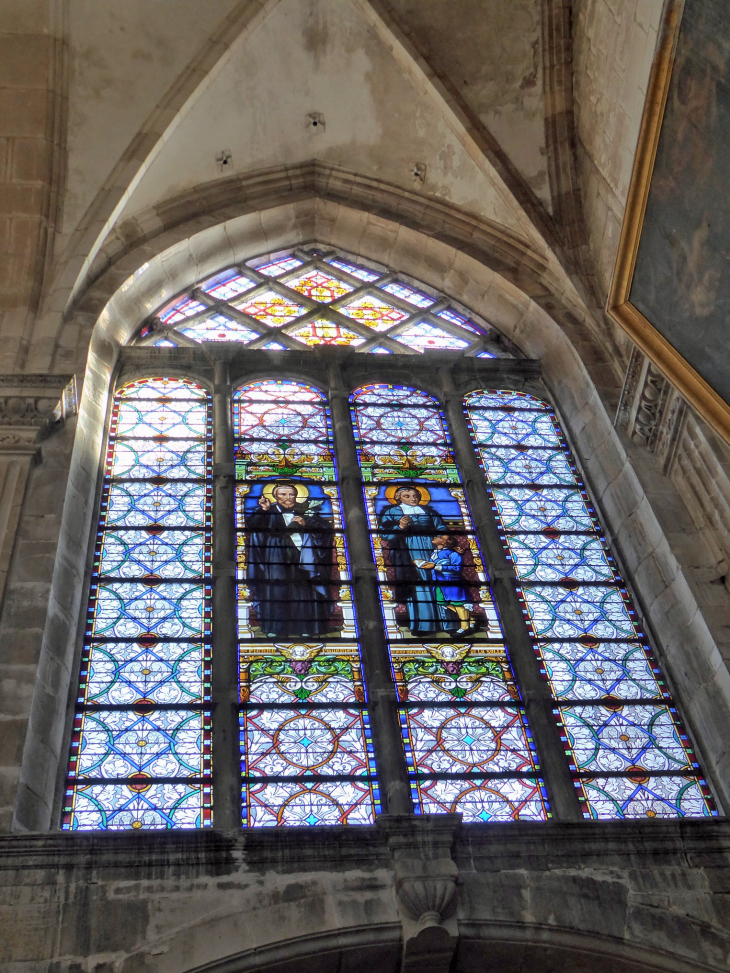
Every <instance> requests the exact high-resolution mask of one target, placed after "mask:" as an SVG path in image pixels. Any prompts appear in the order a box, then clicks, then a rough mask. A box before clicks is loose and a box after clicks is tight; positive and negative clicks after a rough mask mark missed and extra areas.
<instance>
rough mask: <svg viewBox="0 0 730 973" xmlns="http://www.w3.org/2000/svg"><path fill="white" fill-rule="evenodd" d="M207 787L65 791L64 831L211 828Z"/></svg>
mask: <svg viewBox="0 0 730 973" xmlns="http://www.w3.org/2000/svg"><path fill="white" fill-rule="evenodd" d="M210 820H211V788H210V785H209V784H208V785H203V786H201V785H197V786H196V785H194V784H189V783H187V782H183V781H179V782H175V783H173V782H167V783H149V782H147V781H146V780H145V779H144V778H141V779H139V780H138V781H130V782H129V783H128V784H113V783H105V784H87V785H84V784H83V783H82V784H80V785H79V786H78V787H77V788H68V789H67V791H66V797H65V801H64V829H65V830H70V831H128V830H138V829H140V828H142V829H144V830H145V831H160V830H165V829H167V828H203V827H207V826H209V825H210Z"/></svg>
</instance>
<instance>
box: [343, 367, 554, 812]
mask: <svg viewBox="0 0 730 973" xmlns="http://www.w3.org/2000/svg"><path fill="white" fill-rule="evenodd" d="M352 401H353V411H354V415H355V421H356V427H357V441H358V450H359V459H360V467H361V471H362V477H363V482H364V491H365V500H366V506H367V511H368V517H369V522H370V531H371V537H372V548H373V554H374V557H375V560H376V565H377V570H378V576H379V579H380V585H379V587H380V597H381V605H382V612H383V620H384V625H385V629H386V634H387V638H388V645H389V649H390V658H391V664H392V672H393V678H394V680H395V684H396V686H397V690H398V694H399V700H400V704H401V705H400V720H401V727H402V735H403V744H404V747H405V751H406V759H407V763H408V769H409V774H410V779H411V788H412V795H413V800H414V805H415V807H416V810H417V812H418V813H445V812H460V813H462V814H463V815H464V820H465V821H494V820H512V819H516V818H522V819H532V820H544V819H545V818H546V817H547V815H548V813H549V812H548V807H547V800H546V796H545V789H544V786H543V782H542V780H541V778H540V773H539V767H538V764H537V758H536V754H535V748H534V745H533V742H532V738H531V735H530V730H529V727H528V726H527V721H526V718H525V712H524V707H523V705H522V702H521V699H520V693H519V690H518V687H517V685H516V682H515V678H514V674H513V672H512V667H511V665H510V661H509V657H508V653H507V649H506V646H505V640H504V635H503V632H502V628H501V625H500V622H499V619H498V617H497V613H496V610H495V607H494V603H493V600H492V593H491V589H490V585H489V579H488V575H487V572H486V570H485V566H484V563H483V560H482V555H481V552H480V549H479V543H478V541H477V538H476V535H475V533H474V527H473V523H472V519H471V514H470V512H469V507H468V505H467V502H466V498H465V495H464V487H463V485H462V483H461V479H460V475H459V471H458V469H457V467H456V463H455V462H454V458H453V456H452V452H451V446H450V441H449V436H448V432H447V429H446V424H445V420H444V417H443V415H442V413H441V410H440V408H439V406H438V403H437V402H436V401H435V400H434V399H433V398H431V396H429V395H426V394H425V393H423V392H420V391H418V390H416V389H412V388H406V387H403V386H394V385H371V386H366V387H364V388H361V389H359V390H358V391H357V392H355V393H354V395H353V398H352Z"/></svg>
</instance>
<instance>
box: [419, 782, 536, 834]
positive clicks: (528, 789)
mask: <svg viewBox="0 0 730 973" xmlns="http://www.w3.org/2000/svg"><path fill="white" fill-rule="evenodd" d="M413 790H414V803H415V804H416V807H418V808H419V809H421V810H422V813H423V814H462V815H463V818H464V823H465V824H472V823H474V824H488V823H491V822H497V821H518V820H519V821H544V820H545V808H546V807H547V795H546V793H545V788H544V786H543V785H542V783H541V782H540V781H538V780H531V779H530V778H527V777H508V778H507V779H505V780H500V779H498V778H497V779H492V780H483V779H479V778H471V779H469V780H438V779H436V780H434V779H430V780H429V779H428V778H425V779H423V780H417V781H415V782H414V784H413Z"/></svg>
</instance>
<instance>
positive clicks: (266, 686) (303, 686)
mask: <svg viewBox="0 0 730 973" xmlns="http://www.w3.org/2000/svg"><path fill="white" fill-rule="evenodd" d="M233 422H234V430H235V450H236V527H237V563H238V580H239V584H238V633H239V662H240V694H241V696H240V698H241V711H240V740H241V766H242V775H243V824H244V826H245V827H271V826H277V825H319V824H371V823H372V822H373V820H374V815H375V814H376V813H377V811H378V810H379V796H378V787H377V782H376V778H375V764H374V757H373V748H372V740H371V734H370V724H369V720H368V714H367V708H366V706H365V702H366V695H365V687H364V685H363V679H362V671H361V663H360V650H359V646H358V642H357V625H356V620H355V612H354V606H353V602H352V592H351V588H350V573H349V566H348V561H347V549H346V545H345V537H344V532H343V526H344V525H343V519H342V508H341V504H340V497H339V488H338V485H337V471H336V466H335V462H334V457H333V453H332V437H331V430H330V419H329V411H328V408H327V405H326V402H325V400H324V398H323V397H322V395H321V394H320V393H319V392H318V391H317V390H316V389H313V388H310V387H308V386H306V385H301V384H297V383H294V382H285V381H279V382H276V381H265V382H257V383H255V384H253V385H248V386H246V387H245V388H242V389H240V390H239V391H238V392H237V393H236V395H235V396H234V406H233Z"/></svg>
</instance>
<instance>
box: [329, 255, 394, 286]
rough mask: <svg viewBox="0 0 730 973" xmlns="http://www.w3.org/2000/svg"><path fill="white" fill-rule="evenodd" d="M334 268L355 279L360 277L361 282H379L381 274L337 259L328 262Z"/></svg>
mask: <svg viewBox="0 0 730 973" xmlns="http://www.w3.org/2000/svg"><path fill="white" fill-rule="evenodd" d="M327 263H328V264H331V265H332V266H333V267H339V268H340V270H344V271H346V272H347V273H348V274H352V276H353V277H359V278H360V280H365V281H373V280H377V279H378V277H380V276H382V275H381V274H376V273H375V272H374V271H372V270H368V269H367V268H366V267H360V266H358V265H357V264H351V263H348V262H347V260H339V259H337V258H336V257H335V258H332V259H330V260H328V261H327Z"/></svg>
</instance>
